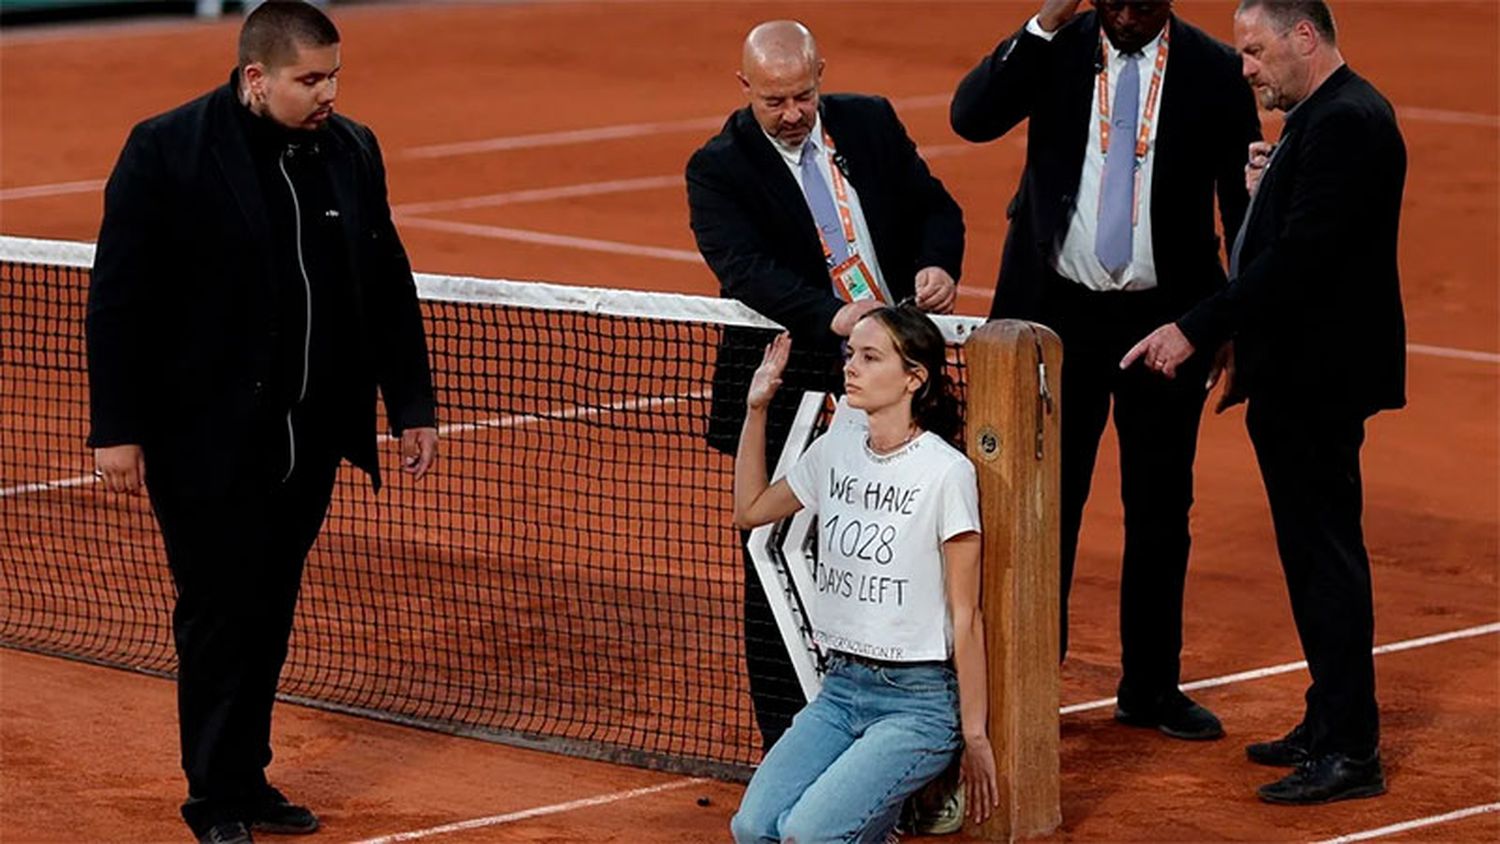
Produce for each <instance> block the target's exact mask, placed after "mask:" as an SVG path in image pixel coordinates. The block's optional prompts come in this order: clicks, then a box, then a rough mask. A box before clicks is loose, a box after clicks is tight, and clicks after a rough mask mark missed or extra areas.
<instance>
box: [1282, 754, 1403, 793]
mask: <svg viewBox="0 0 1500 844" xmlns="http://www.w3.org/2000/svg"><path fill="white" fill-rule="evenodd" d="M1257 793H1258V794H1259V795H1260V799H1262V800H1264V801H1266V802H1267V803H1281V804H1283V805H1288V806H1313V805H1317V804H1319V803H1332V802H1334V801H1335V800H1353V799H1356V798H1360V797H1376V796H1379V795H1381V794H1384V793H1385V773H1384V772H1383V771H1382V770H1381V768H1380V754H1379V753H1378V752H1377V753H1375V754H1373V755H1371V756H1370V757H1369V758H1367V759H1354V758H1351V757H1349V756H1346V755H1344V754H1342V753H1325V754H1323V755H1322V756H1315V757H1313V758H1311V759H1309V760H1307V761H1306V762H1303V763H1302V764H1301V765H1298V766H1297V770H1295V771H1293V772H1291V773H1290V774H1287V775H1286V776H1285V777H1282V778H1281V779H1279V780H1277V781H1276V782H1273V783H1267V784H1266V785H1263V786H1261V787H1260V789H1259V791H1258V792H1257Z"/></svg>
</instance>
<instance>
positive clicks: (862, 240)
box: [761, 114, 896, 305]
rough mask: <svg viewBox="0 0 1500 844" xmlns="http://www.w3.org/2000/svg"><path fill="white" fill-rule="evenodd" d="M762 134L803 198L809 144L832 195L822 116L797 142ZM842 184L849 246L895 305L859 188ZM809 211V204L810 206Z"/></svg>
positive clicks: (850, 184) (848, 183) (809, 209)
mask: <svg viewBox="0 0 1500 844" xmlns="http://www.w3.org/2000/svg"><path fill="white" fill-rule="evenodd" d="M761 134H763V135H765V136H766V140H768V141H770V142H771V147H772V148H773V149H775V150H776V152H778V153H780V155H781V158H782V160H783V161H785V162H786V166H787V169H788V170H790V171H792V178H793V179H795V180H796V181H797V189H798V190H802V191H803V193H802V196H803V201H804V202H805V201H806V199H807V192H806V191H805V190H803V189H802V147H803V146H805V145H807V144H812V145H813V150H814V152H816V153H818V172H819V173H822V174H823V184H825V185H827V187H828V195H829V196H834V195H835V194H834V190H833V157H832V156H831V155H829V154H828V150H827V149H825V148H824V147H823V116H822V115H821V114H820V115H818V117H817V118H816V119H814V120H813V127H812V131H811V132H809V133H808V135H807V139H806V140H804V141H803V142H802V143H800V144H798V145H796V146H792V145H790V144H784V143H782V142H781V141H778V140H776V139H775V138H773V137H771V136H770V135H769V134H767V133H766V131H765V130H764V129H762V130H761ZM834 143H835V144H837V143H838V141H837V139H835V140H834ZM844 187H845V188H846V189H847V190H848V192H849V213H850V214H851V215H853V217H854V245H853V247H852V249H853V251H854V252H855V253H857V254H859V255H861V256H863V257H864V259H865V265H866V266H868V267H869V268H870V274H871V275H872V276H874V277H875V284H876V285H877V286H878V287H879V288H880V295H881V296H883V297H885V301H886V302H887V303H889V304H892V305H894V304H896V303H895V301H894V300H892V299H891V289H890V287H888V286H886V283H885V276H884V275H882V274H881V272H880V259H879V258H877V257H876V255H875V240H874V238H872V237H870V227H869V226H868V225H866V224H865V212H864V209H863V208H862V207H861V206H860V204H859V191H857V190H855V189H854V183H853V182H851V181H849V180H848V179H847V178H846V179H844ZM835 203H837V199H835ZM808 211H809V212H811V211H812V208H811V207H809V208H808ZM832 284H833V282H832V279H830V280H829V286H830V287H831V286H832ZM835 295H837V294H835Z"/></svg>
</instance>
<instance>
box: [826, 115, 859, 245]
mask: <svg viewBox="0 0 1500 844" xmlns="http://www.w3.org/2000/svg"><path fill="white" fill-rule="evenodd" d="M823 146H824V148H826V149H827V151H828V152H827V155H828V159H829V167H828V172H829V175H830V176H832V177H833V201H834V204H835V205H837V206H838V209H839V222H840V223H842V224H843V225H844V240H845V241H846V242H847V243H848V244H849V250H848V251H849V254H850V255H853V254H855V253H856V251H857V250H855V248H854V212H853V211H851V210H850V208H849V188H848V186H847V185H846V184H845V183H844V173H843V171H842V170H840V169H839V168H838V165H837V164H834V163H833V162H835V161H837V160H838V155H837V153H838V150H837V149H835V148H834V146H833V138H832V136H830V135H829V134H828V127H826V126H825V127H823ZM818 169H819V171H821V170H822V168H821V167H820V168H818ZM818 240H819V241H820V242H822V244H823V259H824V260H826V261H829V262H832V260H833V250H832V249H829V248H828V241H827V239H825V238H824V236H823V230H822V229H821V228H820V229H818Z"/></svg>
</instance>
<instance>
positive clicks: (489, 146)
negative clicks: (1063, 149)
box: [0, 94, 1500, 213]
mask: <svg viewBox="0 0 1500 844" xmlns="http://www.w3.org/2000/svg"><path fill="white" fill-rule="evenodd" d="M949 99H950V95H948V94H925V95H922V96H915V97H902V98H898V99H896V100H893V103H894V104H895V105H896V107H897V108H904V109H907V110H916V109H922V108H932V107H936V106H943V105H946V104H947V103H948V101H949ZM1397 113H1398V114H1399V115H1400V117H1401V118H1402V119H1404V120H1406V121H1408V122H1417V123H1444V124H1450V125H1461V126H1486V127H1492V128H1493V127H1500V115H1494V114H1482V113H1479V112H1468V111H1449V110H1446V109H1432V108H1419V107H1398V108H1397ZM724 119H725V118H723V117H694V118H688V119H686V120H666V121H659V122H655V123H624V124H616V125H612V126H595V127H590V128H585V129H570V130H564V131H558V132H540V133H536V134H530V135H510V136H503V137H497V138H484V139H480V140H476V141H459V142H456V143H443V144H427V145H424V146H416V147H409V148H407V149H404V150H401V151H400V152H398V153H397V154H396V156H395V157H397V158H410V159H430V158H448V157H452V156H456V155H473V154H476V153H483V152H499V151H504V150H514V149H539V148H544V147H553V146H567V145H572V144H581V143H592V142H595V141H606V140H617V139H620V138H640V137H649V136H651V135H660V134H670V133H673V132H687V131H693V130H701V131H711V130H713V129H717V128H718V127H719V126H720V125H722V124H723V122H724ZM1017 140H1018V141H1019V142H1020V143H1021V144H1024V142H1025V136H1024V135H1020V136H1018V137H1017ZM967 146H968V145H966V144H943V145H936V146H933V147H930V148H927V149H924V150H923V152H922V154H923V155H924V156H928V157H932V158H937V157H941V156H943V155H952V154H954V153H955V152H957V151H958V150H959V149H961V148H964V147H967ZM103 186H104V180H103V179H90V180H83V181H75V182H55V183H51V184H41V185H27V186H21V187H14V188H5V189H0V202H5V201H12V200H18V199H31V198H36V197H46V196H59V195H63V194H70V193H89V192H91V191H94V190H98V189H100V188H102V187H103ZM412 213H425V211H424V212H415V211H414V212H412Z"/></svg>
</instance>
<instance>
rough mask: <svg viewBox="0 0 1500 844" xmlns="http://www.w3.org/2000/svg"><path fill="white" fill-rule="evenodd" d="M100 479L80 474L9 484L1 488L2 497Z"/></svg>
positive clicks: (61, 487)
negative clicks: (57, 478)
mask: <svg viewBox="0 0 1500 844" xmlns="http://www.w3.org/2000/svg"><path fill="white" fill-rule="evenodd" d="M98 480H99V479H98V478H96V477H94V476H93V475H79V476H78V477H76V478H62V479H60V480H55V481H40V482H38V483H34V484H21V485H20V486H8V487H5V488H3V489H0V498H10V497H11V496H15V495H29V494H31V493H33V492H49V491H51V490H54V489H67V488H68V487H74V486H84V485H86V484H91V483H95V482H97V481H98Z"/></svg>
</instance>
